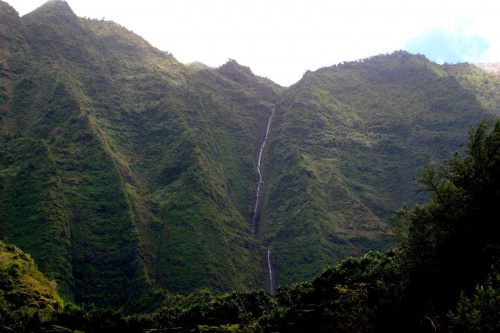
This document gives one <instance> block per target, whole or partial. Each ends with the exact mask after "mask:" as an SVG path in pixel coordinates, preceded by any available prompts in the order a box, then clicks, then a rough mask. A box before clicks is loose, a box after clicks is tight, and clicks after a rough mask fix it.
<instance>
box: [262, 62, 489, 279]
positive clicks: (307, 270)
mask: <svg viewBox="0 0 500 333" xmlns="http://www.w3.org/2000/svg"><path fill="white" fill-rule="evenodd" d="M463 67H464V68H466V69H469V68H471V67H472V66H463ZM470 70H473V69H470ZM457 71H458V72H460V73H463V74H461V75H463V76H466V77H468V74H467V73H464V72H463V71H460V69H456V68H449V67H448V66H439V65H436V64H434V63H431V62H430V61H428V60H427V59H425V58H424V57H420V56H414V55H411V54H408V53H405V52H396V53H394V54H391V55H384V56H377V57H373V58H369V59H366V60H364V61H360V62H352V63H345V64H341V65H337V66H333V67H328V68H323V69H320V70H318V71H316V72H308V73H306V74H305V75H304V77H303V78H302V80H300V81H299V82H298V83H297V84H295V85H293V86H292V87H290V88H289V89H288V90H287V91H286V93H285V94H284V97H283V100H282V102H281V103H280V104H279V105H278V106H277V108H276V120H275V121H274V123H273V127H272V130H271V134H270V147H269V150H268V151H267V158H266V159H267V161H268V162H267V163H266V164H265V173H266V175H267V178H268V179H269V181H268V184H269V185H268V188H267V199H266V202H265V207H264V213H263V214H262V216H263V218H262V239H263V241H264V243H265V244H266V245H268V246H269V247H270V248H272V249H273V250H274V251H273V252H274V260H275V262H276V266H277V271H278V274H279V276H280V282H282V283H289V282H292V281H300V280H303V279H305V278H310V277H311V274H315V272H316V273H317V272H319V271H320V270H321V269H322V267H324V266H325V265H327V264H332V263H336V262H338V260H339V259H341V258H343V257H345V256H347V255H360V254H361V253H363V252H365V251H366V250H368V249H381V248H383V247H385V246H388V245H389V244H390V240H389V239H388V237H387V236H384V234H383V230H384V229H387V224H386V223H387V217H388V216H390V215H391V214H392V211H393V210H394V209H396V208H397V207H398V206H400V205H402V204H403V203H408V204H413V203H415V202H418V201H419V200H420V199H419V198H421V194H420V195H419V193H418V192H417V185H416V183H415V182H414V181H413V179H414V178H415V177H417V176H418V175H419V173H420V171H421V168H422V166H423V165H425V164H432V163H436V162H439V161H442V160H443V159H444V158H445V157H446V156H449V155H450V154H451V153H452V152H453V151H455V150H456V149H458V148H459V145H460V143H461V142H463V141H465V137H466V133H467V129H468V127H469V126H470V125H471V124H477V123H479V121H481V120H482V119H483V118H485V117H488V116H491V115H492V114H493V113H494V112H497V113H498V110H495V109H494V108H491V107H489V106H492V105H494V104H492V103H493V101H494V100H495V99H494V98H491V99H489V101H490V102H488V103H489V105H487V103H485V102H482V101H481V97H480V96H478V93H477V92H475V91H473V90H472V89H470V88H469V87H467V86H465V85H464V84H462V83H463V81H466V79H463V78H460V77H458V76H457V74H454V72H457ZM486 76H487V75H484V77H486ZM490 78H491V76H490ZM477 90H479V91H481V88H478V89H477ZM496 100H497V101H498V99H496Z"/></svg>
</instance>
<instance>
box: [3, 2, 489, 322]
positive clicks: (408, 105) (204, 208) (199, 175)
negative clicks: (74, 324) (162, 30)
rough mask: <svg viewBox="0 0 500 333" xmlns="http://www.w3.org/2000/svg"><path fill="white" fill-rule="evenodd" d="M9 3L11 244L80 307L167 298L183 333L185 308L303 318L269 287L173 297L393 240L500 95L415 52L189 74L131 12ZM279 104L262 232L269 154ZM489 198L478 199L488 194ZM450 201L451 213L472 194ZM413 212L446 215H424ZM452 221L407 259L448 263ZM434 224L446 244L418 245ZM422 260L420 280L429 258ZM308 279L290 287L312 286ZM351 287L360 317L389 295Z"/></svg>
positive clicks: (154, 303)
mask: <svg viewBox="0 0 500 333" xmlns="http://www.w3.org/2000/svg"><path fill="white" fill-rule="evenodd" d="M0 6H2V11H0V15H1V17H0V31H1V34H0V35H1V36H0V134H1V141H0V233H1V235H2V237H7V239H8V240H9V241H11V242H13V243H14V244H16V245H18V246H20V248H22V249H23V250H26V251H27V252H29V253H30V254H31V255H32V256H33V258H35V259H36V260H37V263H38V265H39V267H40V269H41V270H42V271H43V272H44V273H45V274H46V276H47V277H49V278H50V279H54V280H55V281H56V282H57V284H58V290H59V292H60V294H61V295H62V296H63V297H64V299H65V300H73V301H75V302H77V303H89V302H90V303H96V304H97V305H98V306H124V308H125V309H126V310H134V311H138V312H142V311H146V312H147V311H152V310H153V309H156V308H157V307H158V306H160V305H161V304H164V305H165V306H167V307H168V308H170V309H174V310H168V311H167V312H166V314H165V315H164V316H165V318H170V319H165V320H167V321H168V320H171V323H172V325H174V324H173V323H175V322H177V321H178V320H180V319H179V318H181V317H179V316H181V314H182V316H185V317H182V318H187V319H186V320H188V319H189V318H198V319H199V320H198V319H196V320H195V321H199V324H200V325H206V326H207V325H208V326H210V325H211V324H212V323H211V322H210V321H209V320H208V319H207V318H209V317H210V316H211V314H214V313H216V312H219V311H220V312H221V313H224V315H223V317H224V318H226V319H224V320H221V321H217V322H216V323H215V324H217V325H219V326H220V327H222V326H223V325H226V324H227V325H240V324H241V325H243V326H245V327H253V328H252V329H254V328H255V330H257V329H258V328H259V327H260V328H261V329H264V328H266V327H267V328H269V329H271V328H272V327H285V326H286V322H287V320H290V318H291V317H290V316H292V315H293V314H294V313H295V312H294V311H295V310H297V309H295V308H293V307H292V305H291V303H284V304H281V303H279V302H278V303H276V302H274V301H269V299H268V297H269V295H265V296H262V300H260V298H259V300H256V302H258V303H259V302H260V303H262V307H258V309H255V310H248V307H251V306H250V305H249V304H250V303H251V302H250V301H248V302H249V303H248V304H247V303H245V302H246V301H245V299H244V298H245V297H246V296H242V294H241V295H240V294H238V297H240V298H242V300H241V301H239V300H238V299H236V298H231V297H229V296H225V297H226V298H224V297H222V296H221V297H222V298H221V299H218V300H217V301H216V302H215V303H214V304H213V305H204V306H201V305H199V306H198V307H196V306H195V305H193V304H194V303H198V302H194V299H196V297H195V296H193V295H192V296H191V300H193V301H192V302H191V301H189V302H188V301H186V299H189V297H188V298H186V299H184V298H182V297H181V299H183V300H182V301H181V300H177V301H178V302H179V303H176V302H177V301H176V300H175V297H173V296H171V295H172V294H182V295H189V294H190V293H192V292H193V291H196V290H202V291H200V294H202V295H204V293H205V290H209V291H210V293H213V295H216V294H219V293H224V292H227V291H229V290H237V291H243V290H248V289H252V288H261V287H263V286H264V285H265V278H264V277H265V276H266V273H265V272H266V263H265V260H263V258H264V256H265V253H266V250H267V249H271V250H272V253H273V258H272V263H273V265H274V266H275V270H276V271H277V272H278V273H277V275H278V277H279V281H280V283H281V284H283V285H285V284H289V283H292V282H296V281H300V280H305V279H312V278H313V277H315V276H316V275H317V274H319V273H320V272H321V270H322V269H323V268H324V267H325V266H327V265H335V264H336V263H339V262H341V260H342V259H344V258H346V257H347V256H359V255H363V254H365V253H367V252H368V251H369V250H385V249H386V248H388V247H389V246H390V245H391V244H393V243H392V241H391V239H390V238H389V237H388V236H387V235H384V233H383V230H384V229H386V228H387V223H386V222H385V219H386V217H387V216H389V215H390V213H391V212H392V211H393V210H394V209H395V208H396V207H399V206H400V204H402V203H403V202H408V203H409V204H413V203H415V202H421V201H422V200H423V198H424V197H425V195H422V194H415V189H416V186H415V185H414V184H413V183H412V178H413V177H415V176H416V175H418V173H419V172H420V170H422V163H421V162H422V161H426V162H428V163H430V164H433V163H439V162H440V161H441V160H442V159H443V158H444V157H445V156H449V155H448V154H449V152H450V151H453V150H455V149H456V148H457V147H458V145H459V143H460V142H462V138H463V135H464V131H463V129H464V128H465V127H467V126H469V124H471V123H477V122H478V121H479V119H482V118H483V117H484V116H485V115H489V114H491V113H492V112H494V111H493V110H494V109H495V106H496V105H498V100H499V98H498V94H496V93H495V87H496V85H497V82H498V80H497V79H495V78H494V77H492V76H488V75H486V74H484V73H481V72H478V71H477V70H476V69H475V67H472V66H469V65H463V66H456V67H453V66H451V67H450V66H438V65H436V64H433V63H431V62H429V61H427V60H426V59H425V58H424V57H422V56H413V55H410V54H408V53H406V52H395V53H393V54H390V55H383V56H377V57H373V58H369V59H366V60H364V61H359V62H351V63H345V64H341V65H338V66H332V67H329V68H323V69H321V70H318V71H316V72H314V73H312V72H308V73H306V75H304V78H303V79H302V80H301V81H299V82H298V83H297V84H296V85H294V86H292V87H290V88H288V89H283V88H282V87H279V86H277V85H276V84H274V83H273V82H271V81H270V80H268V79H265V78H261V77H258V76H256V75H254V74H253V73H252V72H251V70H250V69H249V68H248V67H245V66H241V65H240V64H238V63H237V62H236V61H234V60H230V61H228V62H227V63H226V64H224V65H223V66H221V67H220V68H217V69H213V68H209V67H206V66H199V65H198V66H191V67H188V66H184V65H183V64H181V63H179V62H178V61H177V60H176V59H175V58H174V57H173V56H172V55H171V54H169V53H167V52H162V51H160V50H157V49H155V48H154V47H153V46H151V45H150V44H149V43H147V42H146V41H145V40H143V39H142V38H140V37H139V36H137V35H136V34H134V33H133V32H131V31H128V30H127V29H125V28H124V27H121V26H119V25H117V24H115V23H113V22H106V21H104V20H88V19H81V18H78V17H76V15H75V14H74V13H73V12H72V10H71V9H70V8H69V6H68V4H67V3H66V2H64V1H50V2H48V3H46V4H45V5H43V6H42V7H40V8H39V9H37V10H35V11H34V12H33V13H30V14H28V15H26V16H24V17H23V18H19V17H18V15H17V14H16V13H15V11H14V10H13V9H12V8H11V7H10V6H8V5H7V4H5V3H4V2H2V3H0ZM3 36H5V38H4V37H3ZM486 81H488V82H486ZM483 88H484V90H483ZM273 108H275V117H274V118H273V123H272V126H271V132H270V136H269V141H268V145H267V146H266V149H265V151H264V159H263V165H262V171H263V175H264V178H265V183H266V188H265V191H266V196H265V200H264V206H263V210H262V212H261V214H260V215H261V220H260V227H261V228H260V233H259V235H257V236H254V235H252V234H251V230H250V226H251V218H252V214H253V204H254V198H255V189H256V184H257V180H258V179H257V178H258V176H257V173H256V160H257V156H258V153H259V147H260V145H261V144H262V139H263V136H264V133H265V129H266V123H267V119H268V117H269V115H270V112H271V110H272V109H273ZM492 145H493V143H492ZM492 149H493V148H492ZM474 151H475V148H474ZM484 154H486V155H488V153H485V152H479V153H478V156H479V158H483V157H480V156H482V155H484ZM488 158H489V157H488ZM488 168H495V165H493V166H490V167H488ZM472 169H474V168H472ZM472 169H471V170H472ZM473 173H478V174H479V173H480V171H479V170H476V171H473ZM436 176H440V174H436V175H432V174H429V175H427V177H428V185H432V184H433V182H434V181H438V183H437V185H438V187H437V188H439V189H440V191H442V193H443V194H442V196H443V197H448V196H449V195H451V194H452V193H455V192H456V191H455V190H454V189H453V188H447V187H446V186H447V185H446V186H445V183H446V182H444V183H442V184H441V183H440V182H439V177H437V178H436ZM433 177H434V178H433ZM454 177H456V179H457V182H465V183H468V182H469V180H467V177H465V176H464V175H462V174H458V173H457V174H456V175H455V176H454ZM489 181H490V180H488V179H485V180H481V182H480V183H481V184H483V185H484V184H487V183H488V182H489ZM471 184H472V183H471ZM481 184H479V185H481ZM483 185H481V186H483ZM441 186H442V189H441ZM474 186H475V185H474ZM485 186H489V185H485ZM493 194H494V193H493ZM454 195H455V194H454ZM456 196H457V197H459V196H460V193H459V192H456ZM472 197H473V200H472V201H470V202H469V204H470V205H471V206H472V205H475V203H482V202H487V200H486V201H484V200H483V199H488V196H483V195H482V194H481V195H479V194H478V195H476V194H474V195H473V196H472ZM472 197H471V198H472ZM474 200H475V201H474ZM446 202H447V203H440V204H439V205H443V207H444V206H445V205H448V206H450V207H449V208H452V207H451V206H453V205H461V204H462V203H463V202H461V201H456V202H454V203H453V202H452V201H450V200H448V199H447V201H446ZM467 202H468V201H467ZM467 202H466V203H467ZM433 205H438V204H437V203H435V204H433ZM405 214H407V215H408V216H411V214H415V216H416V215H418V216H420V217H419V218H422V219H424V218H425V219H428V220H430V219H432V218H433V217H432V214H428V211H426V210H425V209H424V210H422V211H420V212H419V211H418V210H417V209H416V210H415V211H414V213H410V212H407V213H405ZM447 214H448V215H450V216H451V215H452V214H455V213H447ZM485 216H486V215H485ZM450 219H451V217H450ZM483 220H486V219H483ZM412 228H413V229H412ZM447 232H448V229H446V228H442V229H439V232H437V229H436V228H435V227H434V225H433V224H432V223H428V224H425V223H424V224H423V225H421V226H412V227H411V228H409V229H408V235H409V236H408V238H407V239H408V242H407V245H403V248H404V250H405V253H407V254H408V256H410V254H411V253H413V254H414V255H415V256H418V255H419V254H420V255H423V254H425V255H426V256H425V258H420V259H419V260H420V262H421V263H423V264H422V265H421V266H422V267H424V266H425V267H431V268H430V269H429V272H431V271H432V269H433V268H432V267H433V266H432V265H437V264H438V263H441V262H442V261H443V260H444V259H443V258H446V257H447V256H448V255H446V256H442V257H440V256H437V257H436V256H435V254H436V253H443V252H442V251H441V252H439V251H440V250H439V249H438V248H437V247H436V246H435V244H436V243H437V242H440V241H441V240H442V239H445V238H446V237H444V236H446V234H447ZM419 233H420V234H422V235H425V236H426V237H427V236H428V237H427V238H425V237H420V238H419V237H413V235H417V234H419ZM492 234H493V233H492ZM472 236H473V238H474V239H476V240H478V239H479V238H478V235H473V234H472ZM450 239H451V238H450ZM453 239H454V238H453ZM457 239H458V238H457ZM409 244H414V245H415V247H414V249H415V250H411V251H410V246H413V245H409ZM417 245H418V247H419V248H421V250H422V252H418V251H417V247H416V246H417ZM476 250H477V251H479V247H478V248H477V249H476ZM476 250H475V251H476ZM412 251H413V252H412ZM477 251H476V252H477ZM487 251H496V250H495V249H494V247H488V249H487ZM413 254H412V255H413ZM460 256H462V254H460ZM463 257H464V258H468V259H470V257H467V256H465V254H464V256H463ZM379 259H380V258H379ZM379 259H377V258H376V256H373V255H372V254H370V255H369V259H366V260H367V262H368V263H366V265H365V264H360V265H361V267H362V268H359V269H360V270H361V269H368V270H370V269H372V268H373V269H375V268H374V267H378V266H377V265H378V264H377V265H376V264H375V262H377V260H379ZM384 260H385V259H380V261H381V262H384ZM457 260H458V259H457ZM424 264H425V265H424ZM346 265H348V264H346ZM356 265H357V264H356ZM356 265H354V266H356ZM363 265H365V266H363ZM388 265H389V264H388ZM406 265H408V266H409V267H413V268H415V269H414V270H413V271H414V272H415V274H417V273H418V269H417V268H418V267H419V266H418V265H417V264H406ZM412 265H413V266H412ZM354 266H353V267H351V268H349V270H348V271H349V272H351V273H352V271H353V270H355V267H354ZM372 266H373V267H372ZM382 266H383V265H382ZM389 266H390V265H389ZM346 267H347V266H346ZM346 269H347V268H346ZM377 269H378V268H377ZM382 271H384V272H383V273H380V274H381V275H382V276H390V274H389V273H388V272H386V271H385V268H384V269H382ZM388 271H390V270H389V269H388ZM422 272H423V273H422V274H424V275H425V274H427V273H426V272H427V271H425V270H424V271H422ZM351 273H349V274H351ZM339 274H340V273H339ZM342 274H344V273H342ZM345 274H347V273H345ZM352 274H354V273H352ZM370 274H372V275H373V276H375V275H376V273H375V271H374V272H372V273H370ZM377 274H378V273H377ZM412 274H413V273H412ZM429 274H430V273H429ZM415 276H417V275H415ZM356 279H363V278H362V277H361V276H356ZM372 279H374V280H376V281H378V280H377V279H379V278H378V277H372ZM380 279H381V280H383V281H385V280H384V279H385V278H382V277H381V278H380ZM387 279H389V278H387ZM389 280H390V279H389ZM424 280H425V279H424ZM5 283H6V285H9V282H8V281H7V282H5ZM363 283H365V282H363ZM384 283H386V282H384ZM387 283H389V282H387ZM391 283H392V282H391ZM471 283H477V282H474V281H471ZM388 285H389V284H388ZM474 285H475V284H474ZM290 288H291V289H287V290H288V291H285V289H286V288H285V289H283V291H282V293H284V294H287V295H288V293H289V294H293V295H296V296H297V298H301V297H304V295H306V294H307V293H308V292H309V291H310V290H309V291H308V288H310V286H307V284H305V285H302V286H294V287H290ZM294 288H295V289H294ZM346 288H348V289H349V290H351V289H352V292H350V293H348V294H346V295H350V296H349V297H351V298H352V301H349V298H348V297H347V296H346V298H345V300H344V301H345V304H348V306H349V307H353V308H354V305H355V304H356V301H354V300H364V299H365V296H366V295H367V293H368V294H370V293H371V292H373V290H372V289H370V288H367V287H365V286H364V285H360V286H348V287H346ZM376 290H378V291H377V292H379V293H380V294H382V295H383V294H384V293H385V291H384V289H383V288H382V287H381V288H380V290H379V289H376ZM429 290H431V289H429ZM284 294H283V295H284ZM165 295H167V296H165ZM213 295H211V296H210V297H208V298H209V300H212V301H215V299H214V296H213ZM255 295H257V294H255ZM377 295H378V294H377ZM249 297H250V296H249ZM252 297H253V296H252ZM256 297H257V296H256ZM259 297H260V296H259ZM277 297H280V296H277ZM287 297H288V296H287ZM294 297H295V296H294ZM377 297H379V296H377ZM380 297H385V296H380ZM257 298H258V297H257ZM207 301H208V299H207ZM337 301H338V302H340V303H338V304H344V303H342V302H344V301H341V299H340V298H339V299H337ZM183 302H185V303H183ZM200 302H201V299H200ZM217 302H219V303H217ZM252 302H253V301H252ZM181 303H182V304H183V305H182V306H181V305H180V304H181ZM188 303H189V304H188ZM201 303H203V302H201ZM240 303H241V304H245V305H244V306H242V305H241V304H240ZM260 303H259V304H260ZM358 303H359V302H358ZM311 304H312V303H311ZM338 304H337V305H338ZM337 305H335V306H337ZM259 306H260V305H259ZM346 306H347V305H346ZM185 308H190V309H192V313H191V312H183V311H184V309H185ZM243 308H245V309H246V310H245V309H243ZM307 310H309V309H307ZM85 311H86V310H85ZM89 311H91V310H89ZM169 311H172V314H171V315H170V312H169ZM245 311H246V312H249V313H252V314H249V315H244V313H245ZM315 311H316V310H315ZM363 311H365V310H363V309H356V310H355V311H354V310H353V313H363ZM179 313H181V314H179ZM107 315H110V316H111V314H106V315H103V316H104V317H106V316H107ZM113 316H114V315H113ZM117 316H118V317H120V318H121V316H122V314H117ZM190 316H191V317H190ZM362 316H364V317H363V318H372V317H376V316H377V315H375V314H373V315H372V314H362ZM370 316H372V317H370ZM95 318H96V321H98V322H101V321H104V319H102V320H101V319H97V318H100V317H99V315H97V314H96V317H95ZM235 318H238V319H235ZM242 318H252V319H248V320H247V319H245V320H243V319H242ZM259 318H262V319H259ZM141 320H142V319H141ZM367 320H372V319H367ZM344 321H348V320H347V319H345V320H344ZM268 324H269V325H268ZM99 325H100V324H99ZM169 325H170V324H169ZM252 325H253V326H252ZM266 325H268V326H266ZM273 325H274V326H273ZM280 325H282V326H280ZM339 325H340V324H339ZM339 325H337V326H339ZM342 325H344V324H342ZM346 325H347V324H346ZM339 327H340V326H339ZM345 327H349V326H348V325H347V326H345ZM108 328H109V329H112V328H111V327H108ZM233 328H234V326H233ZM233 328H228V329H233Z"/></svg>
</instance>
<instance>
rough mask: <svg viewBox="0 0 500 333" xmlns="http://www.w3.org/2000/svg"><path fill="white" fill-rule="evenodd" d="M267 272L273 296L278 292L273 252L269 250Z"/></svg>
mask: <svg viewBox="0 0 500 333" xmlns="http://www.w3.org/2000/svg"><path fill="white" fill-rule="evenodd" d="M267 270H268V272H269V290H270V291H271V294H274V293H275V292H276V279H275V278H274V277H273V265H272V263H271V250H267Z"/></svg>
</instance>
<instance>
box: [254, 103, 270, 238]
mask: <svg viewBox="0 0 500 333" xmlns="http://www.w3.org/2000/svg"><path fill="white" fill-rule="evenodd" d="M273 116H274V108H273V110H272V111H271V116H270V117H269V120H268V121H267V128H266V136H265V137H264V142H262V146H260V153H259V159H258V160H257V172H258V173H259V183H258V184H257V194H256V195H255V206H254V208H253V219H252V232H253V234H254V235H256V234H257V232H258V223H259V217H258V215H259V208H260V206H261V204H262V199H263V197H264V179H263V178H262V173H261V172H260V163H261V162H262V152H263V151H264V147H265V146H266V142H267V136H268V134H269V128H271V120H272V119H273Z"/></svg>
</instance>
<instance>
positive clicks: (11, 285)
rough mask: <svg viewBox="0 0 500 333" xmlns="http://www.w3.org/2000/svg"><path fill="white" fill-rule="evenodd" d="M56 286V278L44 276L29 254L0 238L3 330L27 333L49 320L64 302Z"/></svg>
mask: <svg viewBox="0 0 500 333" xmlns="http://www.w3.org/2000/svg"><path fill="white" fill-rule="evenodd" d="M56 288H57V283H56V282H55V280H52V281H49V280H48V279H47V278H45V277H44V276H43V274H42V273H41V272H40V271H39V270H38V269H37V267H36V264H35V262H34V261H33V259H31V257H30V255H29V254H27V253H24V252H23V251H21V250H20V249H18V248H17V247H15V246H14V245H12V244H6V243H4V242H2V241H0V330H2V332H11V330H12V332H22V331H24V332H27V331H31V330H33V329H34V328H35V327H36V326H37V325H39V324H40V322H43V321H47V320H50V319H51V315H52V314H53V313H54V312H55V311H56V310H59V309H61V308H62V305H63V303H62V301H61V299H60V297H59V295H58V294H57V292H56ZM9 329H10V330H9Z"/></svg>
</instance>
